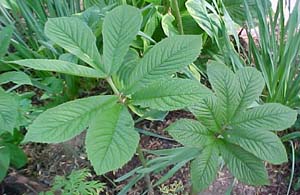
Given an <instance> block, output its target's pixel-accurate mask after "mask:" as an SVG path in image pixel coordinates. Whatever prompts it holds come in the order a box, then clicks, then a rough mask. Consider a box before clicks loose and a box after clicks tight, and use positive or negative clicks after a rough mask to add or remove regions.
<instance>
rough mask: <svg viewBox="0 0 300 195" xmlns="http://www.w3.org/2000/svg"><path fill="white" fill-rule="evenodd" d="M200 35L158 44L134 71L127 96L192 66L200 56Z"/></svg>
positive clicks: (176, 38)
mask: <svg viewBox="0 0 300 195" xmlns="http://www.w3.org/2000/svg"><path fill="white" fill-rule="evenodd" d="M201 49H202V38H201V36H199V35H180V36H173V37H169V38H166V39H164V40H162V41H161V42H159V43H158V44H156V45H155V46H154V47H153V48H152V49H151V50H150V51H149V52H148V53H147V54H146V55H145V57H144V58H142V59H141V60H140V62H139V64H138V65H137V66H136V67H135V68H134V69H133V71H132V73H131V75H130V77H129V82H128V86H127V87H126V88H127V89H126V90H125V93H126V94H132V93H134V92H136V91H138V90H140V89H142V88H143V87H145V86H148V85H149V84H152V83H153V82H156V81H157V80H159V79H164V78H166V77H168V76H170V75H171V74H173V73H175V72H176V71H179V70H181V69H182V68H183V67H185V66H187V65H189V64H191V63H192V62H193V61H194V60H195V59H196V58H197V57H198V55H199V54H200V51H201Z"/></svg>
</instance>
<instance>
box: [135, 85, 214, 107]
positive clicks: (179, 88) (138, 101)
mask: <svg viewBox="0 0 300 195" xmlns="http://www.w3.org/2000/svg"><path fill="white" fill-rule="evenodd" d="M211 94H212V93H211V91H210V90H209V89H208V88H206V87H205V86H204V85H202V84H201V83H199V82H197V81H193V80H188V79H169V80H162V81H159V82H156V83H153V84H151V85H149V86H148V87H145V88H143V89H141V90H139V91H137V92H136V93H134V94H133V95H132V103H133V104H134V105H140V106H142V107H150V108H152V109H157V110H163V111H169V110H178V109H182V108H185V107H187V106H190V105H193V104H195V103H196V102H198V101H199V100H200V99H201V98H204V97H206V96H208V95H211Z"/></svg>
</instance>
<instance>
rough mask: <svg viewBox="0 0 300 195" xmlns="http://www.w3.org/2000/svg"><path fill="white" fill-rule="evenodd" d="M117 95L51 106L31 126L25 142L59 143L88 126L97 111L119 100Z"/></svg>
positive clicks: (94, 97)
mask: <svg viewBox="0 0 300 195" xmlns="http://www.w3.org/2000/svg"><path fill="white" fill-rule="evenodd" d="M117 99H118V98H117V97H116V96H93V97H88V98H83V99H78V100H74V101H70V102H67V103H64V104H61V105H59V106H57V107H54V108H50V109H48V110H46V111H45V112H43V113H42V114H41V115H39V116H38V117H37V118H36V119H35V120H34V122H33V124H32V125H30V126H29V129H28V132H27V134H26V136H25V138H24V141H23V142H28V141H33V142H41V143H59V142H63V141H66V140H69V139H71V138H72V137H74V136H76V135H78V134H79V133H81V132H82V131H83V130H84V129H85V128H87V127H88V125H89V124H90V122H91V120H92V119H93V118H94V117H95V113H96V112H98V111H99V110H102V109H103V110H104V109H106V108H107V107H109V106H111V105H113V104H114V103H116V102H117Z"/></svg>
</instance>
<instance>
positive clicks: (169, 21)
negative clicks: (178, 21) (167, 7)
mask: <svg viewBox="0 0 300 195" xmlns="http://www.w3.org/2000/svg"><path fill="white" fill-rule="evenodd" d="M174 21H175V17H174V16H173V15H172V14H171V13H167V14H166V15H164V16H163V17H162V19H161V27H162V29H163V30H164V33H165V35H167V36H168V37H171V36H174V35H178V34H179V32H178V30H177V28H176V27H175V26H174V25H173V22H174Z"/></svg>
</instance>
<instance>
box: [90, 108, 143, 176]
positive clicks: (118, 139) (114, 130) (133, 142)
mask: <svg viewBox="0 0 300 195" xmlns="http://www.w3.org/2000/svg"><path fill="white" fill-rule="evenodd" d="M138 142H139V134H138V132H137V131H135V129H134V121H133V119H132V117H131V115H130V113H129V112H128V110H127V108H126V107H125V106H124V105H121V104H115V105H114V106H112V107H110V108H109V109H106V110H104V111H101V112H99V113H97V116H96V117H95V118H94V120H93V122H92V124H91V126H90V128H89V129H88V131H87V136H86V150H87V154H88V158H89V160H90V161H91V163H92V165H93V167H94V169H95V171H96V173H97V174H99V175H100V174H104V173H106V172H108V171H112V170H115V169H117V168H120V167H121V166H123V165H124V164H125V163H126V162H127V161H129V160H130V159H131V158H132V156H133V155H134V153H135V151H136V148H137V145H138Z"/></svg>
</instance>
